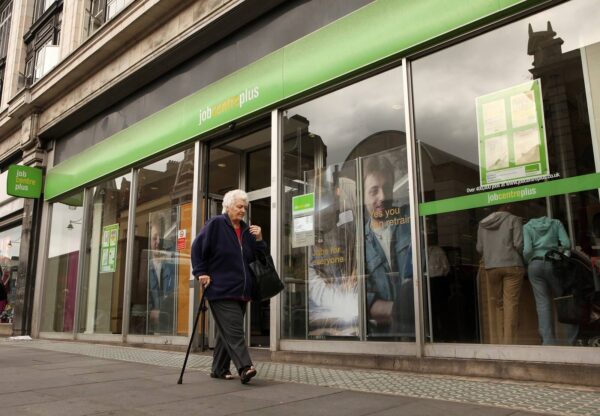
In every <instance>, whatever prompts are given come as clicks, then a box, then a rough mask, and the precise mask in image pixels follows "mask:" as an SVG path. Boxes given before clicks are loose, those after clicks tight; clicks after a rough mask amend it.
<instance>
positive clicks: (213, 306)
mask: <svg viewBox="0 0 600 416" xmlns="http://www.w3.org/2000/svg"><path fill="white" fill-rule="evenodd" d="M247 208H248V195H247V194H246V193H245V192H244V191H242V190H240V189H236V190H233V191H229V192H227V193H226V194H225V196H224V198H223V215H219V216H216V217H214V218H211V219H210V220H209V221H208V222H207V223H206V224H205V225H204V227H203V228H202V230H201V231H200V234H198V236H197V237H196V239H195V240H194V243H193V244H192V273H193V274H194V276H195V277H197V278H198V280H200V284H201V285H202V287H203V288H204V290H205V296H206V299H208V301H209V305H210V310H211V312H212V315H213V318H214V320H215V323H216V327H217V340H216V344H215V349H214V352H213V363H212V372H211V374H210V376H211V377H213V378H221V379H225V380H232V379H233V378H234V377H233V375H232V374H231V372H230V371H229V366H230V363H231V361H232V360H233V363H234V365H235V367H236V368H237V371H238V374H239V376H240V379H241V381H242V384H246V383H247V382H248V381H250V379H251V378H252V377H254V376H255V375H256V369H255V368H254V366H253V365H252V360H251V358H250V354H249V353H248V348H247V347H246V341H245V339H244V314H245V311H246V305H247V303H248V302H249V301H250V300H251V297H252V275H251V274H250V273H251V272H250V268H249V267H248V264H249V263H251V262H252V261H254V259H255V257H256V253H257V252H263V253H264V252H266V250H267V245H266V243H265V242H264V241H263V240H262V234H261V228H260V227H259V226H257V225H251V226H248V225H247V224H246V223H245V222H244V221H243V219H244V216H245V214H246V209H247Z"/></svg>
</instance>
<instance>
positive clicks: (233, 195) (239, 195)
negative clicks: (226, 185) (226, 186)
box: [222, 189, 248, 214]
mask: <svg viewBox="0 0 600 416" xmlns="http://www.w3.org/2000/svg"><path fill="white" fill-rule="evenodd" d="M236 201H242V202H244V204H246V205H247V204H248V194H247V193H246V192H244V191H242V190H241V189H234V190H233V191H229V192H227V193H226V194H225V196H224V197H223V212H222V213H223V214H226V213H227V209H229V208H231V207H233V205H234V204H235V202H236Z"/></svg>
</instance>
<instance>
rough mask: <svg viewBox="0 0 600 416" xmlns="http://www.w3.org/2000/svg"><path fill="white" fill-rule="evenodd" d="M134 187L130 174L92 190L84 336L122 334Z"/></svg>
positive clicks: (82, 313)
mask: <svg viewBox="0 0 600 416" xmlns="http://www.w3.org/2000/svg"><path fill="white" fill-rule="evenodd" d="M130 186H131V174H127V175H123V176H119V177H117V178H113V179H108V180H106V181H104V182H102V183H100V184H98V185H96V186H94V187H93V188H92V189H91V190H90V192H91V197H90V200H89V205H88V207H87V209H88V210H89V213H90V214H89V221H88V223H87V224H84V226H85V227H86V235H87V236H88V237H87V242H86V259H85V260H86V263H85V266H84V273H83V278H82V281H81V285H82V286H81V294H82V295H81V300H80V306H79V307H80V309H79V310H80V312H79V327H78V329H79V332H82V333H84V334H120V333H121V330H122V324H123V291H124V284H125V255H126V253H125V250H126V248H127V220H128V217H129V189H130Z"/></svg>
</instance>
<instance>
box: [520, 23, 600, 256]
mask: <svg viewBox="0 0 600 416" xmlns="http://www.w3.org/2000/svg"><path fill="white" fill-rule="evenodd" d="M556 36H557V33H556V32H555V31H554V30H553V28H552V24H551V22H550V21H548V23H547V26H546V30H540V31H534V28H533V27H532V26H531V24H530V25H529V42H528V45H527V53H528V54H529V55H531V56H533V62H532V68H531V69H530V70H529V72H531V74H532V75H533V77H534V78H539V79H540V80H541V84H542V95H543V102H544V115H545V121H546V135H547V142H548V153H549V161H550V172H551V173H553V172H558V173H560V175H561V177H569V176H576V175H584V174H588V173H593V172H596V164H597V162H598V161H599V155H597V154H595V149H594V148H593V146H592V137H591V131H590V122H589V114H588V105H587V99H586V86H585V81H584V76H585V75H584V72H583V69H584V65H583V64H582V56H581V51H580V49H573V50H571V51H568V52H563V51H562V45H563V43H564V41H563V40H562V39H561V38H560V37H556ZM584 49H585V48H584ZM552 209H553V210H554V211H555V213H554V216H555V217H556V218H559V219H561V220H562V221H563V223H564V224H565V225H566V226H567V227H568V230H569V235H571V236H573V237H575V235H576V234H579V235H578V237H577V241H578V244H579V245H580V246H582V247H583V248H584V249H585V250H586V251H587V252H588V253H589V252H591V245H592V241H590V240H591V239H590V238H589V237H588V234H589V232H588V231H586V230H587V229H588V228H589V224H591V223H592V216H593V215H595V213H596V212H598V203H597V201H596V202H594V201H593V200H591V201H584V200H582V199H579V198H578V199H575V200H574V199H572V198H565V199H564V201H562V202H560V203H557V204H555V206H554V207H552Z"/></svg>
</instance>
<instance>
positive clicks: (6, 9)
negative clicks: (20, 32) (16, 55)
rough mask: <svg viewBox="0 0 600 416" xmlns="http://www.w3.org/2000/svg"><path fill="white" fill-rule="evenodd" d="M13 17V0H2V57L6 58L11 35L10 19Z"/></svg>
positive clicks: (0, 50) (0, 23)
mask: <svg viewBox="0 0 600 416" xmlns="http://www.w3.org/2000/svg"><path fill="white" fill-rule="evenodd" d="M11 17H12V1H4V2H2V1H0V59H2V60H4V59H5V58H6V52H7V50H8V38H9V36H10V19H11Z"/></svg>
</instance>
